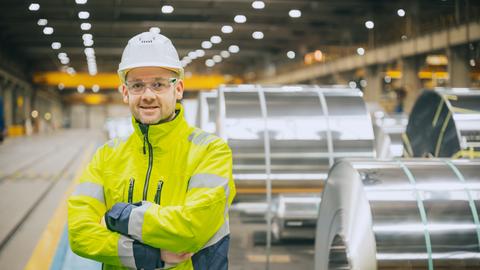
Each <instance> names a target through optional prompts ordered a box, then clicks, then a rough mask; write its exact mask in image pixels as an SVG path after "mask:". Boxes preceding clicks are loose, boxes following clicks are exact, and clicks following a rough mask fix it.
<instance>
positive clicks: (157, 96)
mask: <svg viewBox="0 0 480 270" xmlns="http://www.w3.org/2000/svg"><path fill="white" fill-rule="evenodd" d="M176 77H177V76H176V74H175V73H174V72H173V71H170V70H167V69H164V68H161V67H139V68H134V69H132V70H130V71H129V72H128V73H127V76H126V78H125V81H126V84H127V85H129V86H131V85H134V84H137V85H139V84H140V85H142V84H143V85H146V86H147V87H146V89H145V91H144V92H143V93H140V94H134V93H132V91H131V90H130V91H129V90H128V87H127V86H126V85H123V86H122V94H123V102H125V103H126V104H128V106H129V107H130V111H131V112H132V114H133V117H135V119H137V121H139V122H140V123H143V124H156V123H158V122H160V121H169V120H171V119H172V118H173V116H174V114H173V113H174V112H175V103H176V101H177V100H180V99H181V98H182V96H183V82H182V81H181V80H178V81H177V82H176V83H175V84H173V83H172V84H168V87H166V88H165V90H163V91H154V89H152V85H153V84H155V83H156V82H159V81H168V79H170V78H176ZM157 90H158V89H157Z"/></svg>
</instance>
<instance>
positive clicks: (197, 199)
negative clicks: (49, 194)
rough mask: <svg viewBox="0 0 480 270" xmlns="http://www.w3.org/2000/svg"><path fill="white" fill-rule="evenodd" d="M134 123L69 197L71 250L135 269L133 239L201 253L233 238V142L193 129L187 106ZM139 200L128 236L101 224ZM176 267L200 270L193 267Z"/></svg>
mask: <svg viewBox="0 0 480 270" xmlns="http://www.w3.org/2000/svg"><path fill="white" fill-rule="evenodd" d="M132 123H133V126H134V133H133V134H132V135H131V136H130V137H129V138H128V139H127V140H125V141H121V140H119V139H115V140H112V141H110V142H108V143H106V144H105V145H103V146H102V147H100V148H99V149H98V150H97V151H96V153H95V155H94V157H93V159H92V161H91V162H90V164H89V165H88V167H87V168H86V169H85V171H84V173H83V175H82V176H81V179H80V183H79V185H78V186H77V187H76V189H75V192H74V193H73V194H72V196H71V197H70V198H69V200H68V233H69V240H70V246H71V248H72V250H73V251H74V252H75V253H76V254H78V255H80V256H82V257H86V258H90V259H93V260H96V261H99V262H102V263H103V264H104V266H103V267H104V269H128V268H136V265H137V266H138V262H137V264H136V262H135V259H138V258H136V257H137V256H135V255H138V252H137V251H135V250H134V246H135V245H134V241H135V243H138V242H140V243H143V244H145V245H148V246H150V247H153V248H155V249H156V250H157V251H158V252H159V250H158V249H160V250H161V249H165V250H168V251H172V252H194V253H195V252H197V251H199V250H201V249H202V248H204V247H208V246H211V245H213V244H215V243H216V242H218V241H219V240H220V239H222V238H223V237H224V236H226V235H228V234H229V226H228V208H229V206H230V204H231V203H232V200H233V198H234V196H235V186H234V183H233V179H232V154H231V150H230V148H229V147H228V145H227V144H226V143H225V142H224V141H223V140H222V139H220V138H218V137H216V136H215V135H211V134H209V133H206V132H204V131H202V130H200V129H198V128H194V127H191V126H189V125H188V124H187V122H186V121H185V119H184V116H183V108H182V106H181V105H180V104H178V105H177V116H176V117H175V119H174V120H172V121H170V122H166V123H162V124H158V125H149V126H148V127H147V126H146V125H142V124H139V123H138V122H136V121H135V119H133V118H132ZM140 201H143V203H142V204H141V206H138V207H136V208H135V209H134V210H132V212H131V214H130V219H129V221H128V235H123V234H120V233H117V232H113V231H111V230H109V229H108V228H107V227H106V226H105V225H104V223H103V224H102V221H103V218H104V215H105V213H106V212H107V211H108V210H110V209H112V207H113V206H114V205H115V204H116V203H120V202H124V203H132V202H133V203H135V202H140ZM137 205H139V204H137ZM134 251H135V252H136V254H134ZM174 269H193V267H192V262H191V260H188V261H185V262H182V263H180V264H177V265H176V266H174Z"/></svg>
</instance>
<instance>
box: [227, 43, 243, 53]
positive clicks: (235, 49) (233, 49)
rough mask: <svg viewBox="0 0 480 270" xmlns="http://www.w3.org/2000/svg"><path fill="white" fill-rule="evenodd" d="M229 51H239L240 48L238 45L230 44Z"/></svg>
mask: <svg viewBox="0 0 480 270" xmlns="http://www.w3.org/2000/svg"><path fill="white" fill-rule="evenodd" d="M228 51H229V52H231V53H238V52H239V51H240V48H239V47H238V46H237V45H230V47H228Z"/></svg>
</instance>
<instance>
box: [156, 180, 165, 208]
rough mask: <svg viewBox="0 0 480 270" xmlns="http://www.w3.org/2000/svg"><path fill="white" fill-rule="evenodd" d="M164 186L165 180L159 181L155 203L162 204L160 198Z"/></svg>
mask: <svg viewBox="0 0 480 270" xmlns="http://www.w3.org/2000/svg"><path fill="white" fill-rule="evenodd" d="M162 187H163V181H162V180H160V181H158V186H157V194H155V203H156V204H158V205H160V199H161V197H162Z"/></svg>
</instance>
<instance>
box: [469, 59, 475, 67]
mask: <svg viewBox="0 0 480 270" xmlns="http://www.w3.org/2000/svg"><path fill="white" fill-rule="evenodd" d="M469 62H470V66H472V67H474V66H476V63H475V59H470V61H469Z"/></svg>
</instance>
